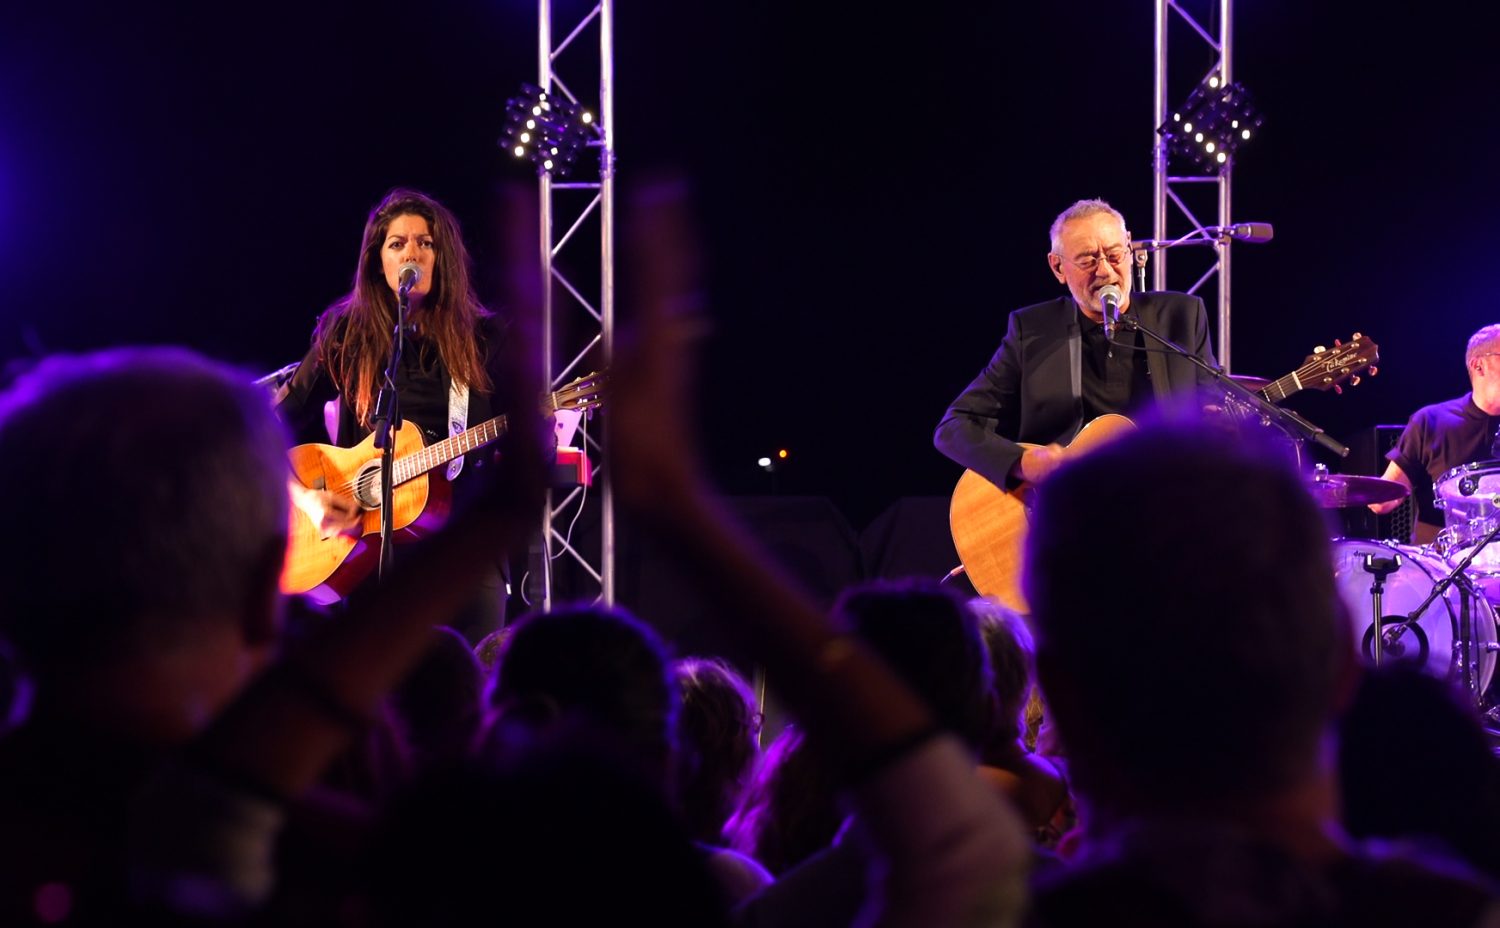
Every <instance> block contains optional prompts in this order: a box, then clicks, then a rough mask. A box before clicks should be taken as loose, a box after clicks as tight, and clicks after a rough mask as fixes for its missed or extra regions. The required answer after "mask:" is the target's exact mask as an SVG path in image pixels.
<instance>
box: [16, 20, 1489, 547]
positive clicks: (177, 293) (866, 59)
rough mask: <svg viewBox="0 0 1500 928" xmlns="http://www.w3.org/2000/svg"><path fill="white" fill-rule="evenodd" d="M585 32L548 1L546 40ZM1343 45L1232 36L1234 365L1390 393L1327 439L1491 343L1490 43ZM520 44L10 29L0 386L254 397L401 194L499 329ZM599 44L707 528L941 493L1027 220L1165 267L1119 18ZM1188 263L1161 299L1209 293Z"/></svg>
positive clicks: (177, 28) (1260, 23)
mask: <svg viewBox="0 0 1500 928" xmlns="http://www.w3.org/2000/svg"><path fill="white" fill-rule="evenodd" d="M1189 7H1190V8H1193V6H1192V4H1191V3H1190V4H1189ZM580 9H581V7H579V6H578V5H577V4H573V3H569V2H564V3H562V4H560V6H559V10H558V13H557V16H556V23H557V28H559V29H560V30H563V29H566V28H570V27H571V24H572V23H573V22H576V19H577V16H578V12H579V10H580ZM1367 10H1368V7H1366V6H1365V5H1363V4H1354V3H1348V2H1342V3H1327V4H1313V3H1301V2H1294V0H1257V2H1250V0H1243V2H1241V3H1239V4H1238V5H1237V13H1236V23H1235V26H1236V41H1235V54H1236V63H1235V76H1236V78H1237V79H1238V80H1240V81H1241V82H1243V83H1244V84H1245V85H1246V86H1247V87H1248V88H1249V90H1250V91H1251V92H1252V93H1253V94H1254V96H1255V98H1256V100H1257V101H1258V103H1259V105H1260V108H1261V109H1262V111H1263V112H1264V113H1265V114H1266V117H1267V122H1266V125H1265V128H1264V130H1263V132H1262V134H1261V136H1260V137H1259V138H1258V139H1257V140H1256V141H1255V142H1254V143H1253V144H1251V145H1250V146H1249V147H1247V148H1246V149H1245V150H1244V151H1243V153H1242V155H1241V158H1240V160H1239V164H1238V167H1237V170H1236V173H1235V180H1234V202H1235V206H1236V210H1235V212H1236V216H1235V219H1236V220H1237V221H1251V220H1255V221H1269V222H1272V223H1274V224H1275V226H1276V238H1275V241H1273V242H1272V243H1270V244H1266V245H1260V246H1250V245H1245V246H1237V247H1236V248H1235V250H1234V259H1235V267H1234V271H1235V273H1234V305H1235V325H1234V349H1235V350H1234V356H1233V361H1234V365H1233V366H1234V369H1235V370H1236V371H1237V372H1241V373H1254V374H1262V375H1268V376H1277V375H1280V374H1283V373H1285V372H1287V371H1289V370H1291V369H1292V368H1294V367H1295V366H1297V365H1298V364H1299V363H1300V361H1301V359H1302V358H1303V356H1304V355H1306V354H1307V353H1308V352H1309V351H1310V350H1311V348H1312V347H1313V346H1314V345H1315V344H1328V343H1331V342H1332V340H1333V339H1334V338H1337V337H1347V336H1348V335H1349V334H1350V333H1351V332H1353V331H1355V330H1360V331H1363V332H1364V333H1366V334H1369V335H1371V336H1372V337H1374V338H1375V340H1376V341H1378V342H1379V343H1380V345H1381V348H1382V355H1383V363H1382V365H1381V368H1382V370H1381V373H1380V376H1378V377H1376V378H1374V379H1371V380H1367V381H1366V382H1365V383H1364V384H1362V385H1361V386H1359V387H1357V388H1355V389H1353V390H1347V391H1346V392H1345V393H1344V394H1343V395H1342V396H1334V395H1332V394H1329V395H1322V394H1318V395H1309V396H1304V397H1302V398H1300V399H1299V400H1296V401H1293V402H1292V403H1291V405H1292V406H1293V407H1294V408H1297V409H1299V410H1300V411H1302V412H1303V413H1304V414H1305V415H1307V416H1309V417H1310V418H1312V419H1313V420H1314V421H1316V422H1318V423H1320V424H1322V425H1324V426H1325V427H1326V428H1328V430H1329V431H1331V432H1333V433H1334V434H1336V435H1340V436H1343V437H1347V436H1349V435H1351V434H1352V433H1354V432H1355V431H1357V430H1359V429H1362V428H1365V427H1367V426H1369V425H1372V424H1374V423H1377V422H1398V423H1399V422H1403V421H1404V420H1405V418H1406V416H1407V415H1408V414H1409V413H1410V411H1411V410H1413V409H1414V408H1415V407H1417V406H1419V405H1422V404H1426V403H1430V402H1434V401H1437V400H1440V399H1444V398H1447V397H1450V396H1453V395H1457V394H1458V393H1461V392H1462V391H1463V390H1464V389H1465V387H1466V381H1465V379H1464V372H1463V364H1462V360H1461V358H1462V351H1463V347H1464V342H1465V340H1466V338H1467V337H1468V335H1469V334H1470V333H1471V332H1472V331H1473V330H1474V329H1476V328H1477V327H1479V326H1480V325H1483V324H1485V323H1488V322H1493V321H1496V320H1497V318H1500V313H1497V312H1496V309H1495V307H1494V305H1493V304H1494V300H1495V293H1494V290H1493V282H1492V281H1490V280H1489V277H1490V274H1489V273H1488V271H1489V270H1490V269H1492V268H1494V267H1495V266H1496V265H1497V263H1500V262H1497V259H1496V257H1495V255H1494V254H1493V242H1492V241H1491V238H1490V229H1489V226H1488V221H1487V219H1486V217H1487V214H1488V209H1489V206H1490V204H1491V201H1490V199H1489V198H1490V197H1491V196H1493V195H1494V193H1495V186H1494V182H1493V179H1492V172H1493V167H1492V165H1493V163H1494V154H1493V152H1494V150H1495V142H1496V140H1497V134H1500V123H1497V121H1496V120H1495V119H1494V111H1495V107H1494V103H1493V101H1492V90H1491V87H1492V81H1491V80H1490V79H1489V74H1488V68H1487V67H1486V65H1487V64H1488V63H1489V60H1490V57H1491V56H1492V52H1491V50H1490V49H1489V48H1487V47H1484V45H1483V44H1482V43H1487V40H1486V39H1484V38H1483V37H1482V30H1479V29H1477V28H1474V24H1473V23H1465V22H1463V21H1461V20H1454V19H1453V18H1452V17H1446V16H1445V17H1438V16H1436V15H1427V14H1423V13H1420V12H1416V11H1413V12H1410V13H1407V14H1403V15H1388V14H1381V15H1379V16H1375V17H1372V16H1371V15H1370V14H1369V13H1368V12H1367ZM1204 15H1205V17H1206V13H1205V14H1204ZM535 17H536V10H535V7H534V5H532V4H529V3H519V2H515V0H491V2H478V0H435V2H431V3H428V4H424V5H420V6H412V5H410V4H404V3H394V2H389V0H370V2H362V3H347V2H336V3H329V4H316V3H310V4H307V5H305V6H304V7H302V8H300V9H299V8H295V7H292V6H282V5H276V6H263V5H249V4H233V3H228V4H222V5H221V4H191V5H189V4H183V5H182V6H180V7H178V6H171V5H157V4H150V3H147V4H140V5H126V4H103V3H97V4H88V3H70V2H53V3H47V4H34V3H27V4H14V5H12V6H11V8H10V9H8V10H7V12H6V15H5V23H4V26H3V35H0V255H3V257H4V259H5V261H4V265H3V267H4V276H3V279H4V283H5V286H4V293H3V297H0V318H3V320H4V321H3V325H0V337H3V341H0V355H3V356H4V357H6V358H16V357H24V356H26V355H30V354H34V353H36V352H39V351H57V350H69V349H84V348H92V347H97V346H103V345H112V344H121V343H143V342H167V341H174V342H182V343H186V344H188V345H191V346H194V347H196V348H199V349H202V350H204V351H206V352H209V353H211V354H214V355H217V356H220V357H223V358H226V359H229V360H231V361H234V362H236V363H239V364H242V365H244V366H245V367H247V368H248V369H251V370H253V371H256V372H265V371H270V370H273V369H275V368H277V367H280V366H281V365H283V364H285V363H287V362H290V361H292V360H295V359H297V358H298V357H300V356H301V354H302V352H303V350H304V349H305V346H306V344H307V339H308V336H309V333H310V331H311V326H312V323H313V320H314V318H315V316H316V314H317V313H318V312H319V311H320V310H321V309H322V308H323V307H324V306H325V305H326V304H327V303H328V302H330V301H331V300H332V299H334V298H335V297H337V296H338V295H339V294H340V293H341V292H342V291H343V290H344V288H345V287H346V286H347V284H348V281H349V279H350V276H351V275H352V272H353V265H354V260H355V257H356V254H357V247H358V240H359V235H360V229H361V226H362V223H363V219H364V216H365V213H366V211H367V210H368V209H369V207H370V206H371V205H372V204H373V203H374V202H375V201H376V200H377V199H378V198H379V197H380V196H381V194H382V193H383V192H384V191H385V190H386V189H388V188H389V187H391V186H394V185H397V184H403V185H412V186H416V187H419V188H422V189H425V190H428V191H429V192H431V193H433V194H434V195H436V196H437V197H438V198H440V199H442V200H443V201H445V202H446V203H448V204H449V205H450V206H451V207H452V208H454V210H455V211H456V212H457V213H458V214H459V216H460V218H461V220H463V222H464V223H465V227H466V231H467V233H468V237H469V239H470V245H471V247H472V249H473V251H474V254H475V258H476V261H477V262H478V265H479V269H480V279H481V281H482V282H483V284H484V287H485V288H486V290H487V292H486V293H485V294H484V295H486V296H487V297H493V292H494V287H495V286H496V284H497V282H498V281H499V280H501V279H502V272H501V269H500V268H498V266H497V263H498V261H499V254H500V252H501V248H500V245H499V235H500V233H499V230H500V228H501V227H502V218H501V217H500V215H499V211H500V209H501V204H502V203H503V202H504V198H503V196H502V193H501V188H502V186H503V185H504V184H505V183H506V182H508V181H527V180H528V178H529V176H530V175H529V174H528V173H527V172H526V171H524V170H522V169H520V168H519V167H518V166H517V165H516V164H515V163H514V162H512V161H511V160H509V159H508V158H507V156H506V155H505V153H504V152H501V151H500V150H499V149H498V148H497V147H496V145H495V140H496V138H497V137H498V135H499V133H500V129H501V119H502V108H503V105H504V101H505V99H506V98H507V97H508V96H510V95H512V94H513V93H515V92H516V91H517V90H518V88H519V85H520V83H521V82H522V81H524V80H532V79H534V74H535V58H536V51H535V44H536V25H535ZM564 24H567V25H564ZM617 30H618V53H617V106H616V113H617V121H618V132H617V148H618V151H619V178H620V181H621V183H622V184H623V185H626V186H628V185H629V184H630V183H631V182H632V180H633V179H638V178H639V177H641V176H642V175H643V174H645V173H646V172H648V171H652V170H656V169H659V168H663V167H667V168H674V169H677V170H680V171H681V172H682V173H684V174H685V175H686V177H687V178H688V180H689V181H690V182H691V184H692V186H693V189H694V193H695V205H696V209H697V212H698V214H699V219H700V225H701V232H702V250H703V253H704V256H705V258H706V260H707V262H708V265H709V275H710V276H709V296H710V300H711V308H712V314H713V319H714V327H715V328H714V334H713V337H712V338H711V340H710V341H709V343H708V345H707V346H706V351H705V359H704V360H705V362H706V363H705V365H704V367H705V374H704V376H703V379H702V383H701V395H700V397H699V402H700V406H701V409H702V413H703V422H704V429H705V432H706V438H707V442H708V444H709V447H710V451H711V461H712V464H713V467H714V470H715V475H716V477H717V478H718V480H719V481H720V483H721V484H722V485H723V486H724V487H725V488H726V489H728V490H729V491H731V492H734V493H744V494H764V493H768V492H769V491H770V489H771V487H770V484H769V480H768V478H767V476H766V475H765V474H764V473H762V472H761V471H759V470H758V469H757V468H756V467H755V459H756V458H757V457H759V456H760V455H762V454H766V453H768V452H770V451H771V450H772V449H775V448H778V447H785V448H788V449H790V450H791V453H792V457H791V459H790V461H789V465H788V466H787V468H785V470H784V471H783V472H782V473H781V474H779V475H778V484H777V486H776V489H777V491H779V492H780V493H783V494H805V495H818V496H827V497H830V498H831V499H832V500H833V501H834V502H835V503H836V504H837V505H838V506H839V508H841V509H842V510H843V511H844V512H845V513H846V514H847V515H848V517H849V520H850V522H851V523H852V524H853V525H854V526H855V527H856V528H858V527H861V526H863V525H864V524H865V523H867V522H869V521H870V519H872V518H873V517H874V516H875V515H876V514H878V513H879V512H881V511H882V510H883V509H884V508H885V507H886V506H888V505H889V504H891V503H892V502H894V501H895V500H897V499H899V498H901V497H906V496H935V495H944V494H946V493H947V492H948V491H949V490H950V489H951V486H952V483H953V481H954V480H955V479H956V478H957V476H958V473H959V471H958V468H957V467H956V466H954V465H952V464H950V463H948V462H947V461H946V460H944V459H942V458H941V457H940V456H939V455H938V454H937V453H936V452H935V451H934V450H933V449H932V447H931V438H930V436H931V431H932V428H933V426H934V425H935V423H936V421H937V418H938V416H939V415H940V414H941V412H942V410H943V408H944V406H945V405H946V403H947V402H948V401H949V400H950V399H951V398H952V397H953V396H954V395H955V394H956V393H957V391H958V390H959V389H960V388H961V387H962V386H963V385H964V384H965V383H967V382H968V380H969V379H970V378H971V377H972V376H973V375H974V373H975V372H976V371H977V370H978V369H979V367H980V366H981V365H982V364H983V363H984V362H985V361H986V360H987V359H988V357H989V355H990V353H991V352H992V351H993V349H994V348H995V346H996V345H997V344H998V342H999V340H1000V337H1001V335H1002V334H1003V332H1004V329H1005V314H1006V312H1007V311H1008V310H1009V309H1011V308H1013V307H1016V306H1020V305H1024V304H1026V303H1030V302H1035V301H1037V300H1041V299H1046V298H1049V297H1051V296H1053V295H1054V294H1055V293H1056V292H1057V286H1056V284H1055V283H1054V281H1053V280H1052V278H1051V276H1050V275H1049V274H1048V272H1047V270H1046V267H1045V264H1044V261H1043V255H1044V253H1045V251H1046V249H1047V241H1046V235H1045V233H1046V228H1047V225H1048V223H1049V222H1050V221H1051V219H1052V217H1053V216H1054V215H1055V214H1056V213H1057V212H1058V211H1059V210H1060V209H1062V208H1063V207H1064V206H1066V205H1067V204H1068V203H1070V202H1072V201H1073V200H1075V199H1077V198H1080V197H1085V196H1102V197H1105V198H1106V199H1109V200H1110V201H1112V202H1113V203H1114V204H1115V205H1116V206H1118V207H1120V208H1121V209H1122V210H1123V211H1124V212H1125V213H1126V215H1127V216H1128V217H1130V218H1131V224H1132V226H1133V228H1134V231H1135V233H1136V235H1137V237H1142V238H1144V237H1148V236H1150V234H1151V219H1150V214H1149V207H1150V194H1151V148H1152V141H1153V134H1152V130H1153V128H1154V126H1153V125H1152V109H1151V74H1152V67H1153V55H1152V48H1151V30H1152V22H1151V5H1150V4H1149V3H1146V2H1144V0H1134V2H1121V0H1111V2H1100V0H1075V2H1072V3H1068V4H1042V3H1035V4H1026V3H994V4H986V5H982V6H981V5H968V4H906V5H899V6H897V5H890V6H888V7H887V8H886V9H884V11H876V10H875V9H874V7H873V5H871V6H854V5H847V6H845V5H836V4H821V5H820V4H806V3H799V4H789V3H769V2H768V3H740V4H718V3H701V2H699V3H690V2H685V0H666V2H655V3H640V4H638V3H629V2H624V3H621V4H619V7H618V10H617ZM1174 41H1175V42H1176V46H1175V47H1176V49H1177V50H1178V51H1179V52H1180V54H1174V58H1173V71H1174V76H1175V77H1176V78H1178V79H1183V78H1184V77H1185V76H1190V72H1195V71H1198V70H1206V69H1207V66H1208V65H1209V63H1210V62H1211V60H1212V56H1211V54H1210V52H1209V51H1208V49H1207V47H1206V46H1203V45H1202V44H1201V43H1199V42H1197V41H1196V40H1190V39H1188V38H1187V37H1186V34H1185V32H1183V31H1182V30H1180V29H1176V30H1174ZM596 47H597V46H596V40H595V38H594V34H593V33H592V32H590V33H588V34H587V35H586V36H585V37H584V39H583V40H582V45H581V46H580V48H578V49H575V50H574V51H572V52H570V53H569V54H570V55H581V60H582V61H584V62H587V60H588V59H589V58H590V57H591V56H592V55H593V54H594V49H595V48H596ZM1193 61H1197V62H1198V64H1197V65H1194V66H1193V67H1188V66H1187V64H1186V62H1193ZM567 68H568V65H567V64H566V63H565V64H564V73H565V74H567V73H568V71H567ZM572 83H573V84H574V85H575V89H576V90H579V91H580V92H582V93H584V94H585V95H586V97H592V88H590V87H588V86H578V85H579V84H581V83H586V82H580V81H578V80H576V79H575V80H574V81H573V82H572ZM1190 83H1191V81H1189V82H1188V83H1186V84H1184V86H1183V87H1182V88H1180V90H1179V91H1178V92H1177V93H1176V94H1175V95H1174V96H1175V97H1176V98H1177V99H1180V98H1181V97H1183V96H1185V95H1186V91H1187V89H1188V86H1189V84H1190ZM623 203H624V199H623V198H622V204H623ZM1206 215H1207V214H1206ZM627 221H628V219H627V217H622V219H621V228H622V229H623V228H624V226H625V223H626V222H627ZM1206 221H1210V220H1206ZM1175 254H1180V253H1174V255H1175ZM1177 260H1178V259H1177V258H1175V257H1174V261H1177ZM1180 260H1181V263H1180V265H1174V274H1173V278H1172V281H1171V283H1172V284H1173V285H1174V286H1175V287H1178V288H1182V287H1185V286H1186V285H1187V283H1189V282H1190V280H1191V277H1192V276H1196V275H1188V274H1187V273H1186V272H1185V271H1184V268H1185V266H1186V265H1188V264H1190V263H1191V261H1190V259H1189V258H1187V257H1184V258H1182V259H1180ZM622 274H626V275H628V269H624V268H622ZM627 292H628V291H627ZM1208 295H1209V296H1210V297H1211V292H1210V293H1209V294H1208ZM621 313H622V316H623V317H627V318H628V314H629V306H628V305H625V303H624V302H623V301H622V304H621Z"/></svg>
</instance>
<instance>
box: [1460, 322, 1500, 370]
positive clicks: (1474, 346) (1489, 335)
mask: <svg viewBox="0 0 1500 928" xmlns="http://www.w3.org/2000/svg"><path fill="white" fill-rule="evenodd" d="M1497 346H1500V325H1487V326H1485V327H1484V328H1482V329H1480V330H1479V331H1478V332H1475V333H1474V334H1473V335H1471V336H1469V347H1468V348H1466V349H1465V350H1464V367H1466V368H1470V367H1473V366H1474V361H1475V359H1477V358H1478V357H1479V356H1480V355H1481V354H1484V353H1485V349H1486V348H1490V349H1493V348H1495V347H1497Z"/></svg>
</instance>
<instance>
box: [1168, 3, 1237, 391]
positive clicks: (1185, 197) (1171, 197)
mask: <svg viewBox="0 0 1500 928" xmlns="http://www.w3.org/2000/svg"><path fill="white" fill-rule="evenodd" d="M1184 2H1186V0H1156V20H1155V26H1156V43H1155V44H1156V79H1155V91H1154V96H1153V101H1152V102H1153V105H1154V108H1155V110H1156V122H1155V123H1153V124H1152V127H1151V128H1152V130H1153V135H1154V136H1155V139H1156V145H1155V151H1154V154H1153V157H1152V174H1153V183H1152V203H1153V206H1154V221H1153V229H1152V236H1153V238H1155V240H1156V241H1157V242H1169V241H1175V240H1180V239H1182V238H1184V235H1183V234H1182V233H1177V232H1174V231H1172V230H1173V228H1181V223H1180V222H1179V223H1173V222H1170V221H1169V219H1170V218H1171V216H1172V215H1173V209H1174V208H1175V211H1176V215H1178V216H1179V217H1180V218H1181V219H1182V220H1185V221H1186V223H1188V224H1189V226H1190V228H1189V231H1188V233H1187V234H1188V235H1192V234H1193V233H1199V234H1204V231H1205V228H1206V227H1207V226H1219V227H1227V226H1229V225H1231V224H1232V223H1233V218H1232V216H1231V214H1230V175H1231V174H1232V173H1233V170H1234V163H1233V161H1230V162H1229V164H1228V165H1226V166H1225V167H1224V169H1223V170H1222V171H1219V172H1216V173H1204V174H1183V175H1174V174H1172V173H1170V165H1169V163H1168V143H1167V140H1166V138H1164V137H1163V136H1161V135H1160V134H1157V133H1156V132H1155V130H1156V128H1157V127H1158V126H1163V125H1166V124H1167V122H1168V120H1170V119H1171V118H1172V107H1173V104H1174V98H1172V97H1171V96H1169V94H1171V93H1172V85H1171V83H1169V76H1170V75H1169V74H1168V61H1167V58H1168V55H1167V44H1168V43H1167V34H1168V31H1169V26H1170V25H1171V18H1172V16H1174V15H1175V16H1177V17H1178V18H1179V19H1180V21H1181V22H1182V23H1183V24H1185V25H1186V26H1187V28H1188V29H1189V30H1191V32H1192V34H1193V35H1194V36H1195V37H1196V38H1197V39H1199V40H1201V41H1202V42H1204V43H1206V44H1207V45H1208V46H1209V48H1210V49H1212V50H1213V52H1215V53H1216V54H1217V56H1218V59H1217V61H1216V62H1215V63H1214V64H1213V65H1212V66H1211V67H1210V68H1209V69H1208V70H1207V71H1206V72H1203V73H1200V74H1194V75H1193V79H1192V83H1193V85H1197V84H1198V83H1199V82H1200V81H1201V80H1203V79H1205V78H1207V76H1208V75H1209V74H1212V73H1215V72H1217V73H1218V75H1219V78H1220V80H1221V81H1222V82H1223V83H1224V84H1230V83H1232V82H1233V80H1234V76H1233V71H1232V70H1231V68H1232V66H1233V64H1234V56H1233V40H1234V15H1233V14H1234V0H1207V3H1205V4H1204V5H1205V6H1206V7H1207V8H1208V9H1209V11H1210V12H1211V11H1213V10H1215V9H1217V11H1218V20H1219V22H1218V33H1217V35H1215V34H1213V33H1211V32H1210V31H1209V30H1208V29H1206V28H1204V26H1203V25H1202V24H1200V23H1199V22H1198V20H1197V19H1194V18H1193V16H1192V14H1191V13H1189V12H1188V11H1187V10H1185V9H1184V8H1183V3H1184ZM1190 47H1192V48H1195V49H1199V48H1201V46H1197V45H1192V46H1190ZM1198 60H1201V59H1198ZM1209 209H1213V210H1214V211H1215V213H1216V215H1217V219H1216V220H1215V221H1214V222H1210V223H1205V222H1203V221H1201V220H1200V219H1199V216H1200V215H1201V214H1203V213H1206V212H1207V211H1208V210H1209ZM1211 244H1212V246H1213V250H1214V261H1213V263H1212V264H1211V265H1210V266H1209V267H1208V268H1207V269H1206V270H1204V271H1203V272H1202V274H1201V276H1199V277H1198V278H1197V280H1196V281H1194V282H1193V283H1192V284H1191V285H1190V286H1188V287H1186V288H1184V289H1186V291H1187V292H1188V293H1197V292H1198V291H1199V289H1201V288H1202V287H1203V286H1204V285H1205V284H1207V283H1208V282H1209V281H1210V280H1211V279H1213V277H1214V276H1215V275H1216V274H1217V276H1218V300H1217V304H1216V305H1217V310H1218V331H1219V344H1218V358H1219V363H1220V364H1222V365H1223V366H1224V369H1225V370H1226V371H1228V370H1232V369H1233V368H1232V367H1231V366H1230V347H1231V346H1230V338H1229V334H1230V299H1229V296H1230V286H1229V285H1230V273H1229V272H1230V260H1229V258H1230V255H1229V251H1230V244H1229V240H1228V239H1227V238H1222V239H1220V240H1217V241H1213V242H1212V243H1211ZM1167 254H1168V253H1167V250H1166V249H1159V250H1156V251H1155V252H1154V257H1155V259H1156V260H1155V261H1154V262H1153V267H1152V278H1151V280H1152V283H1151V285H1152V288H1153V289H1156V290H1165V289H1167Z"/></svg>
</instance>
